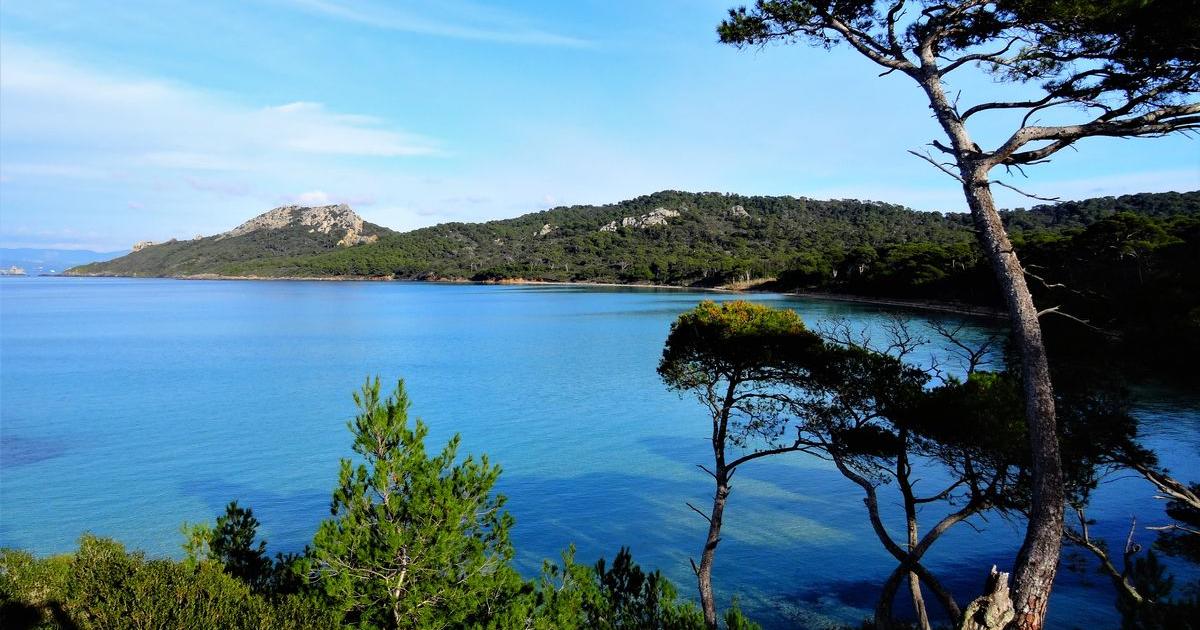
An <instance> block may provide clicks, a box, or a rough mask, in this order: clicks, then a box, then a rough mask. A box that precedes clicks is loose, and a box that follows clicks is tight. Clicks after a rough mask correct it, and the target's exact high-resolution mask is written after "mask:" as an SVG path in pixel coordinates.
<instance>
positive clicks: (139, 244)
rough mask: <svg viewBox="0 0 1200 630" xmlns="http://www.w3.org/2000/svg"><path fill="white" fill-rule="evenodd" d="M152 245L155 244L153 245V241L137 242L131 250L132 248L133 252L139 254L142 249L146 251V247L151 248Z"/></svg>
mask: <svg viewBox="0 0 1200 630" xmlns="http://www.w3.org/2000/svg"><path fill="white" fill-rule="evenodd" d="M154 244H155V243H154V241H138V242H136V243H134V244H133V248H132V249H133V251H135V252H140V251H142V250H143V249H146V248H147V247H150V246H152V245H154Z"/></svg>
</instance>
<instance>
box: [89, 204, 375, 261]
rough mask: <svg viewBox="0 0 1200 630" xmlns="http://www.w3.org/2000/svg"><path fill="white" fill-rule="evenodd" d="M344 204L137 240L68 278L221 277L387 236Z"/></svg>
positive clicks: (275, 211)
mask: <svg viewBox="0 0 1200 630" xmlns="http://www.w3.org/2000/svg"><path fill="white" fill-rule="evenodd" d="M392 233H393V232H392V231H391V230H389V229H387V228H384V227H380V226H378V225H375V224H373V223H368V222H366V221H364V220H363V218H362V217H360V216H358V214H357V213H355V212H354V210H352V209H351V208H350V206H347V205H345V204H340V205H331V206H317V207H307V206H282V207H279V208H275V209H273V210H270V211H268V212H265V213H263V214H260V215H258V216H257V217H254V218H253V219H250V220H249V221H246V222H245V223H243V224H241V225H239V226H237V227H235V228H233V229H232V230H229V231H228V232H222V233H220V234H216V235H214V236H207V237H206V236H200V235H197V236H196V237H195V238H193V239H190V240H175V239H172V240H170V241H167V242H165V243H153V242H150V241H141V242H138V243H135V244H134V245H133V251H132V252H131V253H129V254H128V255H126V256H122V257H120V258H117V259H115V260H110V261H107V262H98V263H92V264H88V265H82V266H79V267H75V268H73V269H71V270H70V271H68V272H67V273H68V274H70V275H103V276H190V275H200V274H215V275H223V274H226V271H227V268H228V267H229V266H230V265H234V264H238V263H247V262H251V261H255V262H260V263H264V264H266V263H268V262H269V261H271V260H273V259H278V258H284V259H290V258H293V257H297V256H300V257H303V256H314V255H318V254H323V253H327V252H332V251H336V250H338V249H345V248H351V247H355V246H360V245H364V244H368V243H373V242H375V241H377V240H378V239H379V237H381V236H385V235H387V234H392Z"/></svg>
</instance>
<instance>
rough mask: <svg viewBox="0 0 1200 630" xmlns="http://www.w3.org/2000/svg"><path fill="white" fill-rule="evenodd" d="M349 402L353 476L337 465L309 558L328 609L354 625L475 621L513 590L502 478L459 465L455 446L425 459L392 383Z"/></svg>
mask: <svg viewBox="0 0 1200 630" xmlns="http://www.w3.org/2000/svg"><path fill="white" fill-rule="evenodd" d="M354 401H355V403H356V404H357V405H358V407H359V414H358V416H357V417H355V419H354V420H353V421H352V422H351V423H350V430H351V432H352V433H353V434H354V446H353V449H354V452H355V453H357V454H358V455H359V456H360V457H361V458H362V462H363V463H361V464H359V465H357V466H355V465H354V463H353V462H352V461H351V460H349V459H344V460H342V467H341V474H340V475H339V482H338V488H337V489H336V490H335V492H334V495H333V503H332V506H331V513H332V514H333V517H332V518H330V519H329V520H326V521H325V522H323V523H322V524H321V527H320V529H319V530H318V532H317V534H316V537H315V538H314V542H313V551H312V555H311V557H310V558H309V559H308V560H307V563H308V566H309V567H310V570H311V571H312V573H313V575H314V577H315V578H316V579H317V580H319V582H320V584H321V587H322V589H323V590H324V592H325V594H326V596H327V597H328V598H329V600H330V601H331V603H332V604H333V605H334V606H335V607H337V608H338V609H340V610H343V611H345V612H346V614H347V618H348V619H349V620H351V621H352V622H353V623H357V624H359V625H361V626H363V627H381V628H394V627H405V628H417V627H443V626H462V625H471V624H473V623H479V622H482V620H485V619H487V618H489V617H490V616H492V615H493V614H495V613H496V611H498V610H500V609H502V608H503V607H504V605H505V603H506V601H507V600H508V599H509V598H511V596H512V594H513V592H514V591H515V590H516V589H517V588H519V585H520V581H519V578H517V576H516V574H515V572H514V571H513V570H512V569H511V567H510V566H509V561H510V559H511V558H512V555H513V550H512V546H511V544H510V543H509V540H508V531H509V528H510V527H511V526H512V522H513V520H512V517H511V516H510V515H509V514H508V513H507V512H506V511H504V510H503V509H502V508H503V505H504V498H503V497H501V496H493V495H492V493H491V490H492V486H493V485H494V484H495V482H496V479H497V478H498V477H499V475H500V469H499V467H497V466H493V465H491V464H490V463H489V462H488V460H487V457H486V456H484V457H483V458H481V459H479V460H476V459H474V458H473V457H467V458H466V459H465V460H463V461H461V462H459V461H457V460H456V457H457V451H458V445H459V438H458V436H455V437H454V438H452V439H451V440H450V443H449V444H448V445H447V446H446V447H445V448H444V449H443V450H442V451H441V452H440V453H438V454H436V455H432V456H430V455H427V454H426V451H425V437H426V436H427V435H428V432H429V430H428V427H426V426H425V424H424V423H422V422H421V421H419V420H418V421H417V422H416V423H415V425H414V426H411V427H410V425H409V422H408V408H409V400H408V395H407V393H406V392H405V390H404V383H403V381H401V382H400V383H399V384H398V385H397V386H396V390H395V392H394V393H393V394H392V395H391V396H389V397H388V398H387V399H386V400H381V398H380V390H379V379H378V378H377V379H375V381H374V382H370V381H368V382H367V383H366V384H365V385H364V386H363V388H362V391H361V393H356V394H355V396H354Z"/></svg>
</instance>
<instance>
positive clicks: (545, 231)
mask: <svg viewBox="0 0 1200 630" xmlns="http://www.w3.org/2000/svg"><path fill="white" fill-rule="evenodd" d="M553 231H554V226H553V225H550V224H549V223H547V224H546V225H543V226H542V229H540V230H538V233H537V235H538V236H545V235H547V234H549V233H551V232H553Z"/></svg>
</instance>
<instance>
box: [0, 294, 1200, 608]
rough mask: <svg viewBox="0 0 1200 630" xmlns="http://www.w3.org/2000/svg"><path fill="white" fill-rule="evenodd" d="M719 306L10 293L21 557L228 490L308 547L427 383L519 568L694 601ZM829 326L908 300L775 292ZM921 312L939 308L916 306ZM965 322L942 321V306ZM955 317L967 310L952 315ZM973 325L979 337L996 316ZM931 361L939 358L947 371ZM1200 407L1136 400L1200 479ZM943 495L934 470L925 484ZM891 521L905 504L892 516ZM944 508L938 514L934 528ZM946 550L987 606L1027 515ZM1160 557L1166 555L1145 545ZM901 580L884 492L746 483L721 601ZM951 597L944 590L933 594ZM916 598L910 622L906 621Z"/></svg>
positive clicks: (763, 602)
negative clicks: (506, 520) (634, 581)
mask: <svg viewBox="0 0 1200 630" xmlns="http://www.w3.org/2000/svg"><path fill="white" fill-rule="evenodd" d="M702 299H716V300H724V299H732V298H731V296H728V295H722V294H705V293H696V292H687V291H674V290H639V289H621V288H579V287H541V286H538V287H521V286H473V285H436V284H419V283H416V284H411V283H373V282H344V283H332V282H230V281H173V280H132V279H91V278H89V279H70V278H10V279H3V280H0V447H2V448H0V545H4V546H15V547H22V548H26V549H30V550H32V551H35V552H37V553H41V554H49V553H58V552H65V551H69V550H71V549H72V548H73V547H74V545H75V542H76V540H77V539H78V537H79V535H80V534H81V533H83V532H85V531H92V532H94V533H96V534H100V535H104V536H112V537H115V538H117V539H119V540H121V541H123V542H125V543H126V544H128V545H129V546H131V547H137V548H141V549H144V550H146V551H148V552H149V553H151V554H157V555H174V556H178V555H179V554H180V548H179V545H180V543H181V536H180V534H179V533H178V529H179V526H180V524H181V523H182V522H184V521H201V520H212V519H214V518H215V517H216V515H217V514H219V513H220V512H221V511H222V509H223V506H224V505H225V503H226V502H228V501H229V500H230V499H237V500H238V501H239V502H240V503H242V504H244V505H250V506H251V507H253V508H254V511H255V514H256V515H257V516H258V517H259V519H260V520H261V521H262V523H263V526H262V530H261V533H262V534H263V535H264V536H265V537H266V538H267V539H268V540H269V542H270V547H271V550H272V552H274V551H294V550H298V549H300V548H302V547H303V546H304V544H305V543H307V542H308V541H310V540H311V537H312V534H313V532H314V531H315V528H316V525H317V523H318V522H319V521H320V520H321V519H322V518H325V517H326V516H327V514H328V505H329V497H330V493H331V490H332V489H333V486H334V485H335V483H336V477H337V469H338V460H339V458H341V457H344V456H347V455H348V454H349V450H350V449H349V446H350V435H349V433H348V431H347V429H346V422H347V420H348V419H349V418H351V417H352V416H353V414H354V406H353V403H352V401H351V399H350V393H351V391H352V390H354V389H355V388H357V387H359V386H360V385H361V384H362V382H363V380H364V378H365V377H367V376H368V375H376V374H378V375H380V376H382V377H383V379H384V380H385V381H389V382H391V381H395V379H397V378H401V377H402V378H404V379H405V380H406V383H407V385H408V388H409V392H410V396H411V398H412V400H413V412H414V414H415V415H417V416H419V417H421V418H422V419H424V420H425V421H426V422H427V423H428V424H429V425H430V427H431V437H430V439H431V444H430V448H431V449H432V448H437V447H439V446H440V445H441V444H442V443H444V441H445V440H446V439H448V438H449V437H450V436H451V435H452V434H454V433H461V434H462V437H463V446H462V449H463V451H464V452H472V453H484V452H486V453H487V454H488V455H489V456H490V457H491V458H492V459H493V461H496V462H499V463H500V464H501V465H502V466H503V468H504V473H503V476H502V477H501V481H500V484H499V485H500V491H502V492H503V493H505V494H506V495H508V497H509V502H508V508H509V509H510V511H511V512H512V513H513V514H514V516H515V517H516V520H517V527H516V529H515V531H514V536H513V537H514V542H515V544H516V546H517V549H518V561H519V562H520V565H521V568H522V570H524V571H526V572H533V571H535V570H536V569H537V567H538V566H540V564H541V562H542V560H543V559H545V558H557V557H558V555H559V553H560V552H561V551H562V550H563V549H564V548H565V547H566V546H567V545H568V544H570V543H574V544H575V545H576V547H577V548H578V552H577V557H578V558H579V559H581V560H584V561H587V562H591V561H593V560H594V559H595V558H597V557H599V556H601V555H604V556H608V557H611V556H612V555H613V554H615V553H616V551H617V549H618V548H619V547H620V546H622V545H629V546H631V547H632V548H633V553H634V558H635V559H636V560H637V561H639V562H640V563H642V564H643V565H645V566H649V567H657V568H661V569H662V570H663V571H664V572H665V573H667V574H668V575H669V576H670V577H671V578H672V579H673V580H674V581H675V582H676V583H677V584H678V585H679V586H680V589H681V591H682V592H683V593H684V594H686V595H688V596H692V593H693V592H694V588H693V577H692V575H691V572H690V569H689V568H688V558H689V557H693V556H696V555H697V554H698V552H699V550H700V546H701V544H702V541H703V536H704V531H705V525H706V524H705V523H704V522H703V521H702V520H701V519H700V517H699V516H697V515H695V514H694V513H693V512H691V511H690V510H689V509H688V508H687V506H686V502H688V501H691V502H693V503H695V504H697V505H704V504H706V503H707V502H708V501H710V500H711V493H712V489H711V485H710V483H709V480H708V478H707V476H705V475H704V473H702V472H701V471H699V470H698V469H697V468H696V466H695V465H696V464H698V463H704V462H706V461H707V460H708V459H709V458H711V452H710V451H709V450H708V444H707V441H706V438H705V435H706V433H707V429H706V424H707V420H706V418H705V416H704V411H703V409H702V408H701V407H700V406H699V405H698V404H697V403H696V401H695V400H693V399H690V398H680V397H678V396H676V395H675V394H672V393H670V392H668V391H667V390H666V389H665V388H664V387H663V385H662V383H661V382H660V381H659V379H658V377H657V375H656V374H655V371H654V370H655V366H656V364H657V361H658V358H659V355H660V353H661V350H662V344H663V341H664V340H665V338H666V335H667V332H668V329H669V326H670V323H671V321H672V320H673V319H674V318H675V317H676V316H677V315H678V314H679V313H680V312H682V311H684V310H686V309H688V308H691V307H692V306H693V305H695V304H696V303H697V302H698V301H700V300H702ZM754 299H755V300H756V301H762V302H767V303H771V304H775V305H778V306H788V307H791V308H794V309H796V310H797V311H798V312H800V314H801V315H803V317H804V318H805V320H806V321H809V322H817V321H819V320H822V319H828V318H836V317H842V318H847V319H848V320H849V321H850V322H852V323H853V324H854V325H855V326H860V327H866V328H869V329H871V328H873V329H875V330H876V332H877V333H878V327H879V326H880V325H881V324H882V323H883V322H884V321H885V320H886V318H887V317H888V316H889V315H890V314H892V313H895V312H897V311H896V309H894V308H884V307H876V306H871V305H864V304H855V303H844V302H834V301H818V300H798V299H789V298H785V297H782V296H768V295H761V296H754ZM903 314H904V315H906V316H909V317H913V318H915V319H916V320H917V321H918V322H921V321H924V320H925V319H926V318H928V317H930V316H931V314H929V313H923V312H918V311H905V312H903ZM932 316H936V317H942V318H945V317H947V316H945V315H936V314H935V315H932ZM952 319H954V318H953V317H952ZM959 321H965V322H966V324H967V330H968V331H969V333H970V334H972V335H975V336H977V337H979V336H983V335H987V334H990V333H993V332H996V330H997V329H996V326H997V322H995V321H993V320H986V319H970V320H959ZM926 358H927V357H926V356H924V355H921V356H917V357H916V360H925V359H926ZM1198 406H1200V405H1197V403H1196V401H1195V400H1188V399H1186V398H1184V397H1180V396H1179V395H1178V394H1177V393H1173V392H1169V391H1168V392H1162V391H1155V392H1150V393H1149V394H1147V396H1146V400H1145V402H1144V404H1142V405H1141V406H1140V407H1139V414H1140V417H1141V418H1142V419H1143V421H1144V430H1145V431H1146V432H1147V433H1148V435H1149V442H1150V443H1151V444H1152V445H1154V446H1156V447H1158V448H1159V449H1160V450H1161V451H1162V454H1163V456H1164V459H1165V461H1166V463H1167V464H1168V465H1170V466H1171V467H1172V468H1173V469H1174V470H1175V472H1176V473H1178V474H1179V475H1180V476H1181V477H1183V478H1185V479H1195V478H1197V477H1198V476H1200V470H1198V467H1197V463H1196V461H1195V460H1196V458H1195V453H1196V452H1197V451H1198V450H1200V437H1198V436H1200V420H1198V416H1200V414H1198V412H1197V407H1198ZM935 482H936V478H932V479H929V480H928V481H927V483H930V484H931V485H930V487H932V484H933V483H935ZM894 508H895V506H894V505H890V504H889V505H885V509H886V510H890V511H891V512H890V514H892V515H894V514H895V509H894ZM935 511H936V510H931V511H930V512H929V513H928V514H926V515H925V516H926V517H927V518H928V519H929V521H932V519H933V518H934V517H935V516H936V514H935ZM1130 515H1139V516H1140V520H1141V522H1145V523H1151V522H1155V519H1159V520H1161V518H1162V512H1161V505H1160V504H1158V503H1156V502H1155V500H1154V499H1153V497H1152V492H1151V491H1150V489H1149V488H1148V487H1147V486H1146V485H1145V484H1144V483H1143V482H1139V481H1137V480H1133V479H1118V480H1115V481H1113V482H1112V483H1110V484H1107V485H1106V486H1105V487H1103V488H1102V489H1101V490H1100V492H1099V497H1098V500H1097V504H1096V506H1095V508H1094V509H1093V511H1092V516H1094V517H1095V518H1097V519H1098V520H1099V524H1098V525H1097V527H1096V528H1095V530H1094V531H1095V532H1097V533H1099V534H1100V535H1103V536H1107V537H1109V538H1110V539H1112V540H1117V539H1123V536H1124V533H1125V531H1126V530H1127V528H1128V524H1129V520H1128V519H1129V517H1130ZM975 524H976V525H977V526H978V527H979V528H980V531H979V532H976V531H975V530H974V529H971V528H968V527H960V528H958V529H957V530H954V531H952V532H951V533H950V534H949V535H947V536H946V538H945V539H944V540H943V541H941V542H939V543H938V545H937V546H936V547H935V548H934V549H933V550H932V551H931V552H930V554H929V556H927V559H928V561H929V565H930V567H931V568H932V569H933V570H934V571H935V572H938V573H939V575H941V576H942V577H943V579H944V581H946V582H947V583H948V584H950V585H951V586H952V588H954V589H955V591H956V592H957V593H959V594H960V599H961V600H963V601H962V603H964V604H965V601H966V599H967V598H969V596H970V595H971V594H972V593H974V592H975V590H976V588H977V586H978V583H979V582H980V581H981V579H982V576H983V575H984V574H985V573H986V571H987V568H988V567H990V566H991V565H992V564H993V563H998V564H1000V565H1001V566H1002V567H1003V566H1005V564H1006V563H1010V562H1011V558H1012V555H1013V550H1014V549H1015V548H1016V546H1017V545H1018V544H1019V542H1020V531H1019V528H1018V527H1017V526H1016V525H1013V524H1010V523H1006V522H1005V521H1003V520H997V519H994V518H993V519H991V520H990V521H989V522H986V523H985V522H983V521H976V522H975ZM1146 541H1147V542H1148V541H1149V537H1148V536H1147V538H1146ZM893 567H894V563H893V562H892V561H891V560H890V559H889V556H888V555H887V554H886V553H885V552H884V551H883V550H882V548H881V547H880V545H879V543H878V542H877V540H876V539H875V537H874V535H873V534H872V533H871V530H870V527H869V525H868V523H867V521H866V518H865V512H864V508H863V506H862V503H861V495H860V493H859V491H858V489H857V487H856V486H853V485H852V484H850V483H849V482H847V481H845V480H844V479H843V478H842V477H841V475H839V474H838V473H837V472H836V471H834V470H832V469H831V468H830V467H829V466H828V465H827V464H826V463H824V462H821V461H817V460H814V459H807V458H804V457H800V456H797V457H789V458H782V457H780V458H774V459H772V460H764V461H761V462H756V464H755V465H752V466H748V467H746V468H745V469H744V470H743V471H741V472H739V474H738V477H737V479H736V483H735V484H734V491H733V494H732V497H731V500H730V507H729V512H728V513H727V517H726V529H725V530H724V538H723V542H722V544H721V547H720V550H719V552H718V555H717V564H716V572H715V579H716V583H717V585H718V589H719V591H720V594H721V596H722V598H723V599H724V600H725V601H728V598H729V597H730V596H732V595H733V594H735V593H736V594H737V595H738V596H739V598H740V599H741V601H742V602H743V604H744V606H745V607H746V608H747V609H748V610H749V612H751V614H752V615H754V616H755V617H757V618H758V619H760V620H762V621H763V622H765V623H766V624H767V625H768V626H779V627H785V626H796V625H799V626H802V627H821V626H823V625H825V624H828V623H830V622H833V621H840V622H855V621H858V620H861V619H862V618H864V617H866V616H867V615H869V614H870V610H871V608H872V607H873V605H874V600H875V597H876V596H877V591H878V587H879V584H880V583H881V582H882V580H883V579H884V578H885V577H886V575H887V574H888V572H890V571H891V569H892V568H893ZM1111 598H1112V593H1111V586H1110V585H1109V584H1108V582H1107V581H1106V580H1105V579H1104V578H1103V577H1101V576H1098V575H1096V574H1095V573H1094V572H1091V571H1090V570H1089V572H1088V573H1087V574H1085V575H1079V574H1072V573H1064V576H1063V578H1062V579H1061V580H1060V585H1059V587H1058V589H1057V590H1056V595H1055V600H1054V602H1053V603H1052V605H1051V614H1052V622H1053V623H1055V624H1057V625H1059V626H1069V625H1075V624H1078V625H1080V626H1093V627H1108V626H1111V625H1113V623H1114V618H1113V615H1112V609H1111V605H1110V601H1111ZM929 599H930V601H932V598H929ZM903 609H904V607H903V605H900V606H898V610H903Z"/></svg>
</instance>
